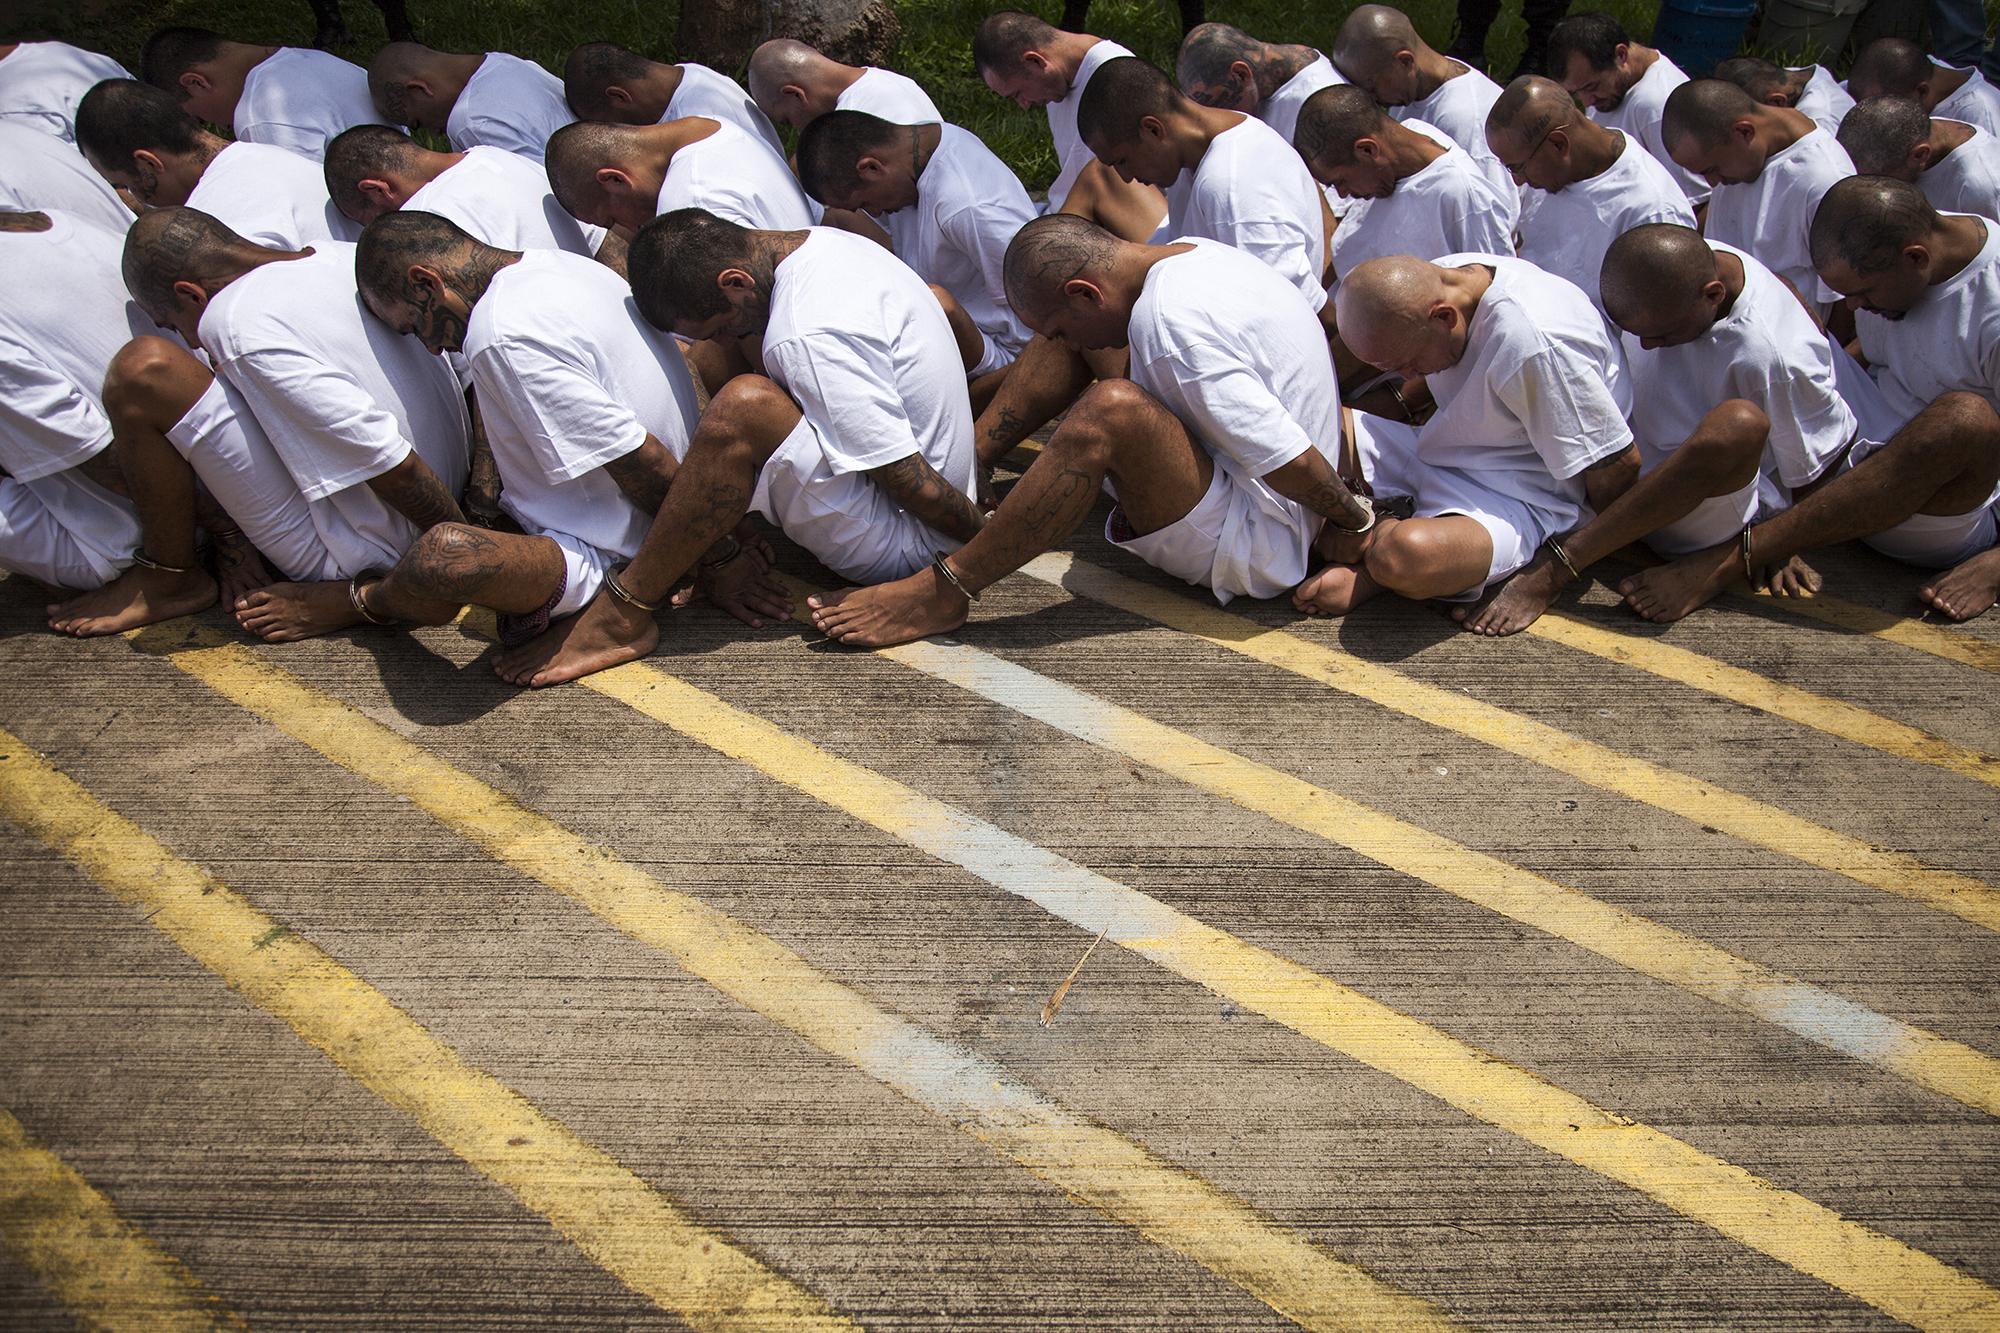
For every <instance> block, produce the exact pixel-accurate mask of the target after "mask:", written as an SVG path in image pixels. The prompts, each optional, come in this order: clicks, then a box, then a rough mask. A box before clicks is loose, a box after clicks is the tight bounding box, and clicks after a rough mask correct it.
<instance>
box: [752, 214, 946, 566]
mask: <svg viewBox="0 0 2000 1333" xmlns="http://www.w3.org/2000/svg"><path fill="white" fill-rule="evenodd" d="M764 367H765V370H766V371H767V372H768V373H769V375H770V376H771V378H772V379H773V380H775V381H777V383H778V384H779V385H780V386H781V387H782V388H783V389H784V390H785V392H787V393H789V394H790V395H791V396H792V399H793V401H795V402H796V403H798V405H799V410H800V412H802V413H803V414H804V415H805V419H806V421H807V422H808V423H810V425H811V426H812V428H813V432H814V433H815V434H816V435H817V437H818V438H817V442H816V448H817V450H818V451H819V455H820V456H819V457H818V458H816V459H812V460H810V461H809V463H805V464H802V465H797V466H791V467H786V468H783V469H779V468H774V467H770V466H767V467H765V469H764V471H763V472H762V473H761V474H760V475H759V477H758V480H757V494H756V496H755V497H754V498H753V500H752V504H753V507H755V508H756V509H757V510H758V511H759V512H760V513H762V514H764V515H765V516H766V517H767V518H769V519H771V520H772V521H773V522H775V523H777V524H778V525H779V526H780V527H781V528H783V529H784V531H785V533H786V534H787V535H788V536H790V537H791V538H792V539H793V540H794V541H797V542H798V543H799V544H800V545H802V546H805V547H806V548H807V549H809V550H812V551H813V552H814V553H815V554H816V555H819V556H820V558H821V559H822V560H825V561H827V562H828V563H830V564H833V565H834V566H835V567H836V568H838V569H842V570H863V569H873V568H877V567H879V566H880V565H882V564H883V563H885V561H887V560H889V559H892V558H893V557H892V551H900V549H901V546H902V542H901V540H900V527H901V524H902V522H903V521H904V520H901V519H900V518H899V515H900V514H901V512H902V511H901V510H900V509H899V508H898V507H897V506H896V504H895V503H894V502H893V501H891V500H890V499H889V498H888V493H887V492H885V491H883V490H882V488H881V487H879V486H877V485H876V484H875V482H874V480H873V478H871V477H869V476H868V475H867V472H868V470H869V469H871V468H877V467H881V466H883V465H885V464H888V463H893V462H896V461H897V460H898V459H903V458H908V457H910V456H911V455H913V454H922V455H923V457H924V459H925V460H926V461H927V462H929V463H930V465H931V466H932V467H933V468H935V469H936V470H937V472H938V474H939V475H940V476H942V477H943V478H944V479H945V480H946V481H947V482H948V483H950V484H951V485H952V486H953V487H955V488H957V489H958V490H959V491H961V492H962V493H964V494H965V495H966V496H968V497H970V496H971V495H972V494H973V471H974V457H975V456H974V452H973V447H972V403H971V400H970V399H969V398H968V397H967V396H966V388H965V367H964V364H963V363H962V362H961V361H960V360H959V354H958V344H957V343H956V341H954V339H953V338H952V335H951V326H950V325H949V324H948V323H946V322H945V317H944V311H943V309H941V308H940V307H939V305H938V303H937V299H936V298H935V297H933V296H932V295H931V290H930V288H929V287H927V286H925V285H924V281H923V279H921V278H919V277H918V276H917V275H916V274H915V273H914V272H912V271H911V270H910V268H909V267H908V266H907V265H906V264H904V263H903V262H902V261H901V260H899V259H897V258H896V257H895V256H894V255H892V254H890V253H889V252H888V251H886V250H884V249H883V248H882V247H881V246H879V245H877V244H875V243H874V242H872V241H868V240H864V239H863V238H861V237H859V236H856V235H854V234H852V233H851V232H845V231H838V230H835V229H832V228H827V227H816V228H814V229H813V232H812V234H811V235H810V236H809V237H807V238H806V240H805V242H804V243H803V244H802V245H800V246H799V248H798V249H796V250H794V251H792V253H791V254H789V255H787V256H786V257H785V258H784V259H783V260H782V261H781V262H780V263H779V264H778V268H777V276H776V279H775V281H774V283H773V286H772V290H771V310H770V322H769V323H768V324H767V325H766V326H765V329H764ZM857 516H859V517H860V520H861V521H860V522H856V517H857ZM828 533H839V534H842V535H841V537H840V538H838V539H833V540H829V539H828V538H827V534H828ZM956 544H957V543H956V542H955V541H953V540H952V539H950V538H947V537H944V536H941V535H940V536H938V537H937V539H936V542H935V548H936V549H938V550H949V549H951V548H952V547H954V546H955V545H956Z"/></svg>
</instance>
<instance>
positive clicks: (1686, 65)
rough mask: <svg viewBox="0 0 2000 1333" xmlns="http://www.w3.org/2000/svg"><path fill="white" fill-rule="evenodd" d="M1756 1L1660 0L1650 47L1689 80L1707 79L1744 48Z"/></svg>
mask: <svg viewBox="0 0 2000 1333" xmlns="http://www.w3.org/2000/svg"><path fill="white" fill-rule="evenodd" d="M1756 12H1757V5H1756V0H1750V2H1749V3H1745V2H1744V0H1662V3H1661V5H1660V17H1659V18H1658V20H1656V21H1655V22H1654V24H1653V45H1654V46H1657V47H1658V48H1660V50H1662V51H1665V52H1666V53H1667V55H1668V56H1669V57H1671V58H1672V60H1673V62H1674V63H1675V64H1676V65H1679V66H1680V67H1681V68H1682V69H1684V70H1686V71H1687V72H1688V76H1689V77H1690V78H1696V79H1701V78H1706V77H1707V76H1709V75H1710V74H1713V73H1714V72H1715V67H1716V66H1717V65H1718V64H1720V63H1721V62H1722V61H1725V60H1727V59H1729V57H1731V56H1733V55H1735V54H1736V53H1737V51H1738V50H1740V49H1741V48H1742V46H1743V34H1744V33H1745V32H1746V31H1748V30H1749V27H1750V16H1751V15H1753V14H1755V13H1756Z"/></svg>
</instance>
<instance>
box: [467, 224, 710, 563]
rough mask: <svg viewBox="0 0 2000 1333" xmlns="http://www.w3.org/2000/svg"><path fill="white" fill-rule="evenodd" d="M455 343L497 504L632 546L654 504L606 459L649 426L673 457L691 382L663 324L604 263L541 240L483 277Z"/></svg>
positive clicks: (690, 417) (548, 527) (691, 411)
mask: <svg viewBox="0 0 2000 1333" xmlns="http://www.w3.org/2000/svg"><path fill="white" fill-rule="evenodd" d="M464 351H465V359H466V361H467V362H469V363H470V364H471V367H472V384H473V389H474V391H475V392H476V393H477V394H478V395H479V410H480V414H481V416H482V417H483V418H484V420H485V422H486V438H487V440H488V441H489V442H490V443H491V444H492V446H493V461H494V463H495V464H496V465H497V466H498V467H499V469H500V480H501V483H502V490H501V492H500V504H501V507H502V508H504V509H505V510H506V511H507V512H508V513H510V514H512V515H513V516H514V518H515V519H516V520H517V521H518V522H519V523H520V524H521V527H522V528H523V529H524V530H526V531H528V532H531V533H543V532H561V533H565V534H567V535H568V536H571V537H575V538H577V539H579V540H581V541H583V542H586V543H588V544H589V545H591V546H594V547H596V548H597V549H598V550H600V551H607V552H610V553H612V554H614V555H616V556H618V557H621V558H626V559H629V558H630V557H632V556H633V555H636V554H638V551H639V543H640V542H642V541H644V540H645V538H646V529H647V528H648V527H649V526H651V524H652V521H653V515H652V514H650V513H647V512H644V511H642V510H641V509H640V508H639V507H638V506H637V505H635V504H633V503H632V501H631V500H630V499H628V498H627V497H626V495H625V492H624V491H623V490H621V489H620V488H619V485H618V482H617V480H616V479H615V478H613V477H612V475H611V474H610V473H609V472H606V471H605V470H604V465H605V464H606V463H609V462H612V461H613V460H615V459H619V458H623V457H624V456H625V455H627V454H629V453H631V452H632V451H633V450H634V449H637V448H638V447H639V446H640V445H642V444H644V443H645V442H646V436H647V435H649V434H650V435H652V436H653V437H654V438H655V439H657V440H658V441H659V442H660V443H661V444H663V445H665V446H666V448H667V452H668V453H670V454H672V455H673V456H674V458H676V459H680V458H684V457H685V456H686V455H687V446H688V439H689V437H690V436H692V435H693V433H694V423H695V407H694V383H693V381H692V380H691V379H690V378H689V376H688V369H687V362H686V361H685V360H684V359H683V358H682V356H681V353H680V349H679V347H678V346H677V345H676V344H675V342H674V339H673V335H671V334H667V333H662V332H660V331H659V330H658V329H656V328H654V327H653V326H652V325H651V324H648V323H647V322H646V320H645V318H644V317H643V316H641V315H640V314H639V310H638V307H637V306H635V305H634V304H633V302H632V290H631V288H630V287H628V286H626V284H625V280H624V279H622V278H620V277H619V276H618V275H617V274H616V273H613V272H612V271H611V270H610V269H608V268H606V267H604V265H602V264H598V263H593V262H592V261H590V260H588V259H585V258H582V257H581V256H578V255H566V254H558V253H555V252H554V251H548V250H541V251H536V252H534V253H531V254H526V255H523V256H522V257H521V259H520V261H519V262H518V263H514V264H509V265H508V266H507V267H506V268H503V269H501V270H500V272H498V273H497V274H495V275H494V277H493V281H492V283H491V284H489V285H488V287H487V288H486V294H485V295H484V296H482V297H480V298H479V303H478V304H477V305H475V306H473V308H472V317H471V319H470V320H468V321H467V324H466V332H465V349H464Z"/></svg>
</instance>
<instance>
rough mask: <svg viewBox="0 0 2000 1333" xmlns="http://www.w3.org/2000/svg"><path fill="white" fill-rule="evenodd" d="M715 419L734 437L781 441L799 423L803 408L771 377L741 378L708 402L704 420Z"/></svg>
mask: <svg viewBox="0 0 2000 1333" xmlns="http://www.w3.org/2000/svg"><path fill="white" fill-rule="evenodd" d="M711 417H712V418H714V421H715V424H716V425H717V426H723V427H727V428H728V429H729V431H730V432H731V433H732V434H736V435H746V436H750V437H753V438H763V437H769V438H771V439H773V440H777V439H783V438H784V437H785V435H786V434H788V433H789V432H790V431H791V429H792V427H793V425H795V424H796V423H797V422H798V419H799V405H798V404H797V403H795V402H793V401H792V398H791V395H790V394H788V393H786V392H785V391H784V390H783V389H781V388H779V387H778V384H777V382H776V381H775V380H772V379H770V378H768V377H767V376H764V375H737V376H735V377H734V378H732V379H731V380H730V381H729V382H728V383H727V384H725V385H723V386H722V387H721V388H720V389H718V390H717V391H716V393H715V396H714V397H713V398H711V399H709V400H708V411H706V412H704V413H702V418H703V420H704V421H706V420H708V419H709V418H711Z"/></svg>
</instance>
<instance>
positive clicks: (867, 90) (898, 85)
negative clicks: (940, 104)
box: [833, 65, 944, 125]
mask: <svg viewBox="0 0 2000 1333" xmlns="http://www.w3.org/2000/svg"><path fill="white" fill-rule="evenodd" d="M833 109H834V110H835V111H866V112H867V113H868V114H869V115H871V116H874V117H875V118H876V119H877V120H886V121H888V122H889V123H890V124H891V125H933V124H941V123H942V122H943V121H944V117H943V116H941V115H939V114H938V109H937V104H936V103H935V102H933V101H931V96H930V94H929V93H927V92H925V91H924V90H923V88H922V87H920V86H919V85H918V83H917V81H916V80H915V79H913V78H910V77H909V76H908V75H906V74H898V73H896V71H894V70H892V69H878V68H876V67H875V66H873V65H870V66H869V67H868V68H867V69H865V70H863V71H862V74H861V77H860V78H858V79H856V80H855V81H854V82H853V83H850V84H848V85H847V87H846V88H845V89H843V90H842V91H841V94H840V96H838V97H836V98H834V99H833Z"/></svg>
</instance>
